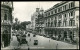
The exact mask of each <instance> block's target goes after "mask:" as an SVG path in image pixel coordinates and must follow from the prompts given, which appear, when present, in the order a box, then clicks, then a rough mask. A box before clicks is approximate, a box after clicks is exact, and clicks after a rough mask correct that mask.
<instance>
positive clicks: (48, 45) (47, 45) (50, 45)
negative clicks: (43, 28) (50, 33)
mask: <svg viewBox="0 0 80 50" xmlns="http://www.w3.org/2000/svg"><path fill="white" fill-rule="evenodd" d="M29 34H30V37H28V34H26V40H27V41H28V44H29V46H27V44H22V45H21V46H20V48H21V49H27V48H28V47H29V48H30V49H35V48H36V49H56V48H57V49H76V48H77V46H76V45H72V44H68V43H65V42H61V41H56V40H52V39H50V38H46V37H43V36H39V35H36V37H33V34H32V33H29ZM30 39H31V41H30ZM34 40H38V45H34ZM17 47H18V41H17V38H16V36H13V40H12V41H11V44H10V48H17Z"/></svg>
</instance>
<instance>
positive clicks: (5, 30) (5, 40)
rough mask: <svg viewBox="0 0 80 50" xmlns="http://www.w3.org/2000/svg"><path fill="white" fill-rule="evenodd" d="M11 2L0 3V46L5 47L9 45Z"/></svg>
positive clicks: (11, 21)
mask: <svg viewBox="0 0 80 50" xmlns="http://www.w3.org/2000/svg"><path fill="white" fill-rule="evenodd" d="M12 10H13V2H8V1H6V2H3V1H2V2H1V46H2V47H6V46H8V45H9V44H10V38H11V28H12V27H11V25H12V23H13V17H12Z"/></svg>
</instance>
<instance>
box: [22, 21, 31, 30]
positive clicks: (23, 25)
mask: <svg viewBox="0 0 80 50" xmlns="http://www.w3.org/2000/svg"><path fill="white" fill-rule="evenodd" d="M30 23H31V22H30V21H24V22H21V27H22V29H23V30H26V25H28V24H30Z"/></svg>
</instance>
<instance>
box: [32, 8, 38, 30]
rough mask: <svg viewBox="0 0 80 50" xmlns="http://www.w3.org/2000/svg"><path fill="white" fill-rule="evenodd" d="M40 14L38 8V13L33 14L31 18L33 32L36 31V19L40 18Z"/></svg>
mask: <svg viewBox="0 0 80 50" xmlns="http://www.w3.org/2000/svg"><path fill="white" fill-rule="evenodd" d="M38 13H39V8H36V12H34V13H33V14H32V16H31V25H32V26H31V27H32V30H33V31H34V30H35V26H36V25H35V20H36V18H37V16H38Z"/></svg>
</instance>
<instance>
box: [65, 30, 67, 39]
mask: <svg viewBox="0 0 80 50" xmlns="http://www.w3.org/2000/svg"><path fill="white" fill-rule="evenodd" d="M64 39H67V32H66V31H64Z"/></svg>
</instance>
